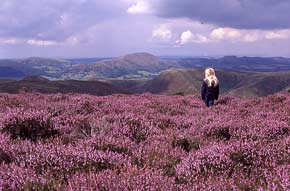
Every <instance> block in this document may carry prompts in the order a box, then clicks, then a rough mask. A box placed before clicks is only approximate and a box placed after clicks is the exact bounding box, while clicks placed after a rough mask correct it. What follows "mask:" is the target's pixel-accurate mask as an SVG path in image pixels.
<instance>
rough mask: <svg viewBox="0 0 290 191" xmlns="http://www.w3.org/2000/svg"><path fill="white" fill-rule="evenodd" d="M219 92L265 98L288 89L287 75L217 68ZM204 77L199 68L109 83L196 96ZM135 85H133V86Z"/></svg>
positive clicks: (168, 71)
mask: <svg viewBox="0 0 290 191" xmlns="http://www.w3.org/2000/svg"><path fill="white" fill-rule="evenodd" d="M216 73H217V76H218V77H219V80H220V84H221V86H220V88H221V89H220V92H221V94H224V95H232V96H238V97H257V96H267V95H271V94H273V93H277V92H280V91H285V89H287V87H289V86H290V72H272V73H269V72H246V71H228V70H222V69H217V70H216ZM203 78H204V70H202V69H170V70H166V71H164V72H162V73H161V74H160V75H158V76H157V77H156V78H154V79H152V80H148V81H134V80H131V81H118V80H112V81H110V82H111V83H112V84H116V85H118V86H120V87H124V88H127V89H128V90H130V91H132V92H135V93H145V92H150V93H153V94H164V95H175V94H199V93H200V88H201V83H202V80H203ZM134 82H135V84H134Z"/></svg>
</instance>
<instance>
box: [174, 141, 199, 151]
mask: <svg viewBox="0 0 290 191" xmlns="http://www.w3.org/2000/svg"><path fill="white" fill-rule="evenodd" d="M171 145H172V146H173V147H180V148H181V149H183V150H185V151H186V152H190V151H191V150H198V149H199V148H200V143H199V141H197V140H195V141H189V140H188V139H186V138H181V139H179V138H174V139H173V141H172V143H171Z"/></svg>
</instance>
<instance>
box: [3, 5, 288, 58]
mask: <svg viewBox="0 0 290 191" xmlns="http://www.w3.org/2000/svg"><path fill="white" fill-rule="evenodd" d="M289 10H290V1H289V0H111V1H110V0H1V1H0V13H1V14H0V57H1V58H19V57H30V56H41V57H108V56H120V55H124V54H127V53H132V52H149V53H152V54H155V55H182V56H216V55H219V56H221V55H248V56H284V57H290V22H289V21H290V11H289Z"/></svg>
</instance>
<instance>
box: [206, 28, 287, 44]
mask: <svg viewBox="0 0 290 191" xmlns="http://www.w3.org/2000/svg"><path fill="white" fill-rule="evenodd" d="M210 38H211V39H212V40H215V41H220V40H230V41H233V42H255V41H258V40H282V39H290V30H274V31H272V30H253V29H252V30H251V29H234V28H217V29H214V30H213V31H212V32H211V34H210Z"/></svg>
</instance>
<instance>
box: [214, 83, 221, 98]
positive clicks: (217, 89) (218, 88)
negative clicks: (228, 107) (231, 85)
mask: <svg viewBox="0 0 290 191" xmlns="http://www.w3.org/2000/svg"><path fill="white" fill-rule="evenodd" d="M219 94H220V86H219V85H217V87H216V95H215V99H216V100H218V98H219Z"/></svg>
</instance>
